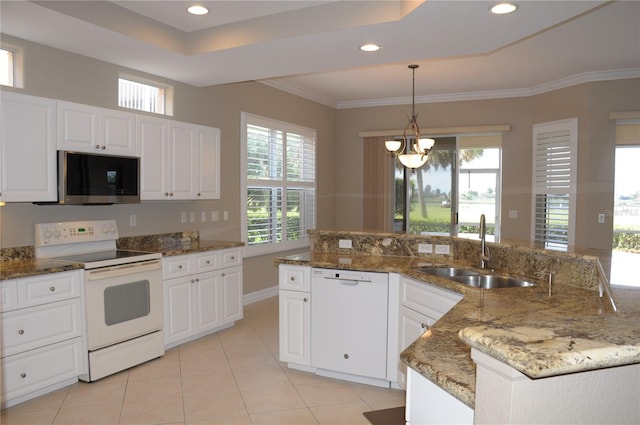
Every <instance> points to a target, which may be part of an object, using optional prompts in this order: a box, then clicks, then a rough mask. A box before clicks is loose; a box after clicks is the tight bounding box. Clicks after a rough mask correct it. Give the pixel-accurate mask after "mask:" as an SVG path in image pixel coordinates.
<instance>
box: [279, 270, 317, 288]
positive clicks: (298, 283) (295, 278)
mask: <svg viewBox="0 0 640 425" xmlns="http://www.w3.org/2000/svg"><path fill="white" fill-rule="evenodd" d="M278 274H279V277H278V280H279V286H280V289H286V290H289V291H302V292H309V291H311V267H309V266H294V265H288V264H281V265H280V267H279V268H278Z"/></svg>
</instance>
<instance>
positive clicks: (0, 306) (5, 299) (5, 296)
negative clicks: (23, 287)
mask: <svg viewBox="0 0 640 425" xmlns="http://www.w3.org/2000/svg"><path fill="white" fill-rule="evenodd" d="M16 308H18V286H17V281H16V280H5V281H4V282H0V312H3V311H11V310H15V309H16Z"/></svg>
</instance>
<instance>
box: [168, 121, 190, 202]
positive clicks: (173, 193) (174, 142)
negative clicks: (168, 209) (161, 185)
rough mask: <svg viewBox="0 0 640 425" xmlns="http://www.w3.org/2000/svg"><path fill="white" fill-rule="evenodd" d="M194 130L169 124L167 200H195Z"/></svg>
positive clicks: (186, 126) (184, 124)
mask: <svg viewBox="0 0 640 425" xmlns="http://www.w3.org/2000/svg"><path fill="white" fill-rule="evenodd" d="M194 151H195V128H194V126H193V125H191V124H186V123H180V122H173V121H171V122H170V123H169V152H168V158H169V169H168V176H169V187H168V189H169V199H196V179H195V169H194V166H193V164H194V162H195V152H194Z"/></svg>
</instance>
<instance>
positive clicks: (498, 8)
mask: <svg viewBox="0 0 640 425" xmlns="http://www.w3.org/2000/svg"><path fill="white" fill-rule="evenodd" d="M516 9H517V7H516V5H515V4H511V3H500V4H496V5H495V6H493V7H492V8H491V12H492V13H495V14H496V15H504V14H506V13H511V12H514V11H515V10H516Z"/></svg>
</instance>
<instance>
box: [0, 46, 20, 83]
mask: <svg viewBox="0 0 640 425" xmlns="http://www.w3.org/2000/svg"><path fill="white" fill-rule="evenodd" d="M0 50H3V51H5V52H7V57H8V60H7V69H6V72H7V84H2V83H0V85H2V86H5V87H16V51H15V50H14V49H10V48H7V47H4V46H1V47H0ZM3 72H4V71H3Z"/></svg>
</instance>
